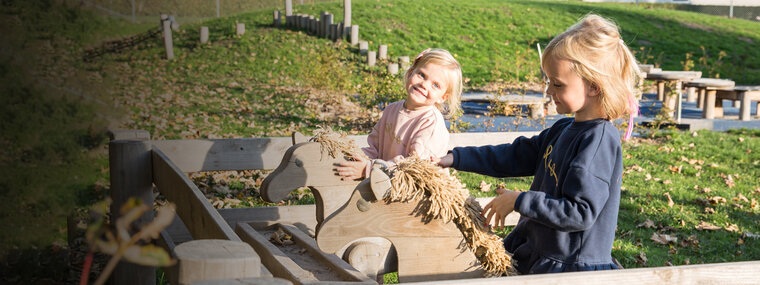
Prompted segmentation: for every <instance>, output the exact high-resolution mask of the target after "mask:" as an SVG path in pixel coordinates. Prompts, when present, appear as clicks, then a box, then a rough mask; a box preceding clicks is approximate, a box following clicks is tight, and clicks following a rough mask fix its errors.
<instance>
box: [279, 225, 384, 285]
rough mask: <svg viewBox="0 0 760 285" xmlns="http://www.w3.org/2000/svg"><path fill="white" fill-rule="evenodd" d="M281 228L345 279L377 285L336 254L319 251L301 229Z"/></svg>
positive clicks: (283, 226) (315, 243) (281, 226)
mask: <svg viewBox="0 0 760 285" xmlns="http://www.w3.org/2000/svg"><path fill="white" fill-rule="evenodd" d="M280 228H282V230H283V231H285V232H286V233H288V234H290V235H291V236H292V237H293V240H294V241H295V242H296V243H297V244H298V245H300V246H301V247H302V248H304V249H306V250H307V251H308V252H310V253H311V255H312V256H314V257H315V258H317V259H318V260H319V261H320V262H321V263H322V264H324V265H327V266H328V267H330V268H331V269H332V270H334V271H335V272H337V273H338V274H340V275H341V277H343V278H344V279H346V280H350V281H356V283H357V284H377V282H375V281H373V280H371V279H369V278H368V277H367V276H366V275H364V274H362V273H361V272H359V271H357V270H356V269H355V268H353V267H351V265H349V264H348V263H346V262H345V261H343V259H340V258H339V257H338V256H336V255H334V254H325V253H324V252H322V251H321V250H319V247H317V242H316V241H315V240H314V239H313V238H312V237H310V236H308V235H307V234H306V233H304V232H303V231H301V230H300V229H299V228H297V227H295V226H293V225H288V224H280Z"/></svg>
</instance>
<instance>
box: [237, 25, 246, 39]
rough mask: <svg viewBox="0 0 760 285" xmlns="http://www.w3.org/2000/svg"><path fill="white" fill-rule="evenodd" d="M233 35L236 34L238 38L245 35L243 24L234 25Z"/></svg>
mask: <svg viewBox="0 0 760 285" xmlns="http://www.w3.org/2000/svg"><path fill="white" fill-rule="evenodd" d="M235 34H237V35H238V36H242V35H244V34H245V24H243V23H237V25H235Z"/></svg>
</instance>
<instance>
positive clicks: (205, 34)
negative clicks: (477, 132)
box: [201, 26, 208, 44]
mask: <svg viewBox="0 0 760 285" xmlns="http://www.w3.org/2000/svg"><path fill="white" fill-rule="evenodd" d="M207 42H208V27H206V26H203V27H201V43H202V44H205V43H207Z"/></svg>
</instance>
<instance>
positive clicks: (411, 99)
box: [404, 63, 449, 110]
mask: <svg viewBox="0 0 760 285" xmlns="http://www.w3.org/2000/svg"><path fill="white" fill-rule="evenodd" d="M448 81H449V74H448V70H447V69H446V68H445V67H443V66H441V65H438V64H434V63H428V64H426V65H424V66H421V67H419V68H417V70H415V71H414V73H413V74H412V75H411V78H410V79H409V80H408V82H407V84H406V93H407V96H406V103H405V104H404V107H405V108H406V109H408V110H417V109H420V108H424V107H428V106H433V105H435V104H436V103H438V104H440V103H442V102H443V101H444V100H445V99H446V98H445V96H446V90H447V89H448V88H447V87H448V86H449V84H448Z"/></svg>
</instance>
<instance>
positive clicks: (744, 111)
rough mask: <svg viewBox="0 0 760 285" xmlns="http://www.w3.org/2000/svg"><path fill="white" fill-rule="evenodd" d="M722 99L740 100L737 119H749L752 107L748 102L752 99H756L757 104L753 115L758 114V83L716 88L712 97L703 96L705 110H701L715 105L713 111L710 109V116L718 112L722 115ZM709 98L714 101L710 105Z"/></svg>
mask: <svg viewBox="0 0 760 285" xmlns="http://www.w3.org/2000/svg"><path fill="white" fill-rule="evenodd" d="M723 99H728V100H738V101H740V106H739V119H740V120H742V121H749V119H750V110H751V109H752V108H751V107H750V104H752V102H754V101H757V102H758V105H757V109H756V110H755V115H756V116H760V85H755V86H748V85H737V86H734V88H731V89H719V90H716V92H715V95H714V98H711V97H710V95H709V94H708V95H707V97H706V98H705V112H703V114H705V113H707V108H708V107H709V106H715V107H714V108H713V109H714V111H712V113H711V116H717V115H718V113H720V116H722V115H723V105H722V102H723ZM710 100H713V101H715V103H713V104H712V105H710V103H709V101H710ZM719 104H720V106H719ZM705 118H707V117H705ZM712 118H714V117H710V118H708V119H712Z"/></svg>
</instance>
